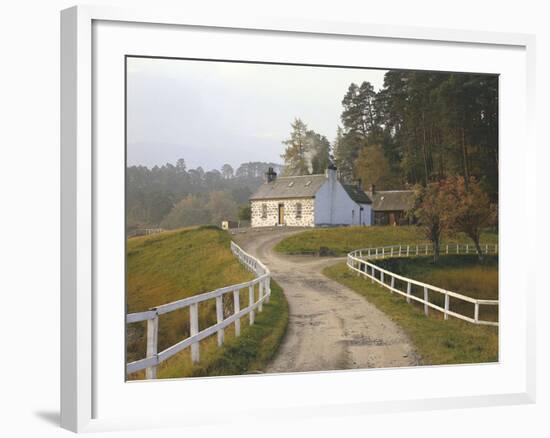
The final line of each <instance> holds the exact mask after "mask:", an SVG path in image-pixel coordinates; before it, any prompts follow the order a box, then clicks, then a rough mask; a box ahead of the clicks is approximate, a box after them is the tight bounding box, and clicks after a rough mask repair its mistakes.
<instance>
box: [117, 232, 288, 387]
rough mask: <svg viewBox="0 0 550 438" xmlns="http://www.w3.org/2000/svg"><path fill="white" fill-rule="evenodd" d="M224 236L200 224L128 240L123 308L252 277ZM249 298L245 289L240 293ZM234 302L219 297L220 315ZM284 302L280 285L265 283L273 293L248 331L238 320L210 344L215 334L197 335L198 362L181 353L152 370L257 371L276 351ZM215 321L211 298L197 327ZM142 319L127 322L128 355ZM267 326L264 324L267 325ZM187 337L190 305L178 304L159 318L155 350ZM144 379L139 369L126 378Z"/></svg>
mask: <svg viewBox="0 0 550 438" xmlns="http://www.w3.org/2000/svg"><path fill="white" fill-rule="evenodd" d="M230 242H231V237H230V235H229V234H228V233H227V232H225V231H222V230H220V229H218V228H215V227H199V228H191V229H182V230H177V231H171V232H165V233H161V234H156V235H153V236H144V237H137V238H133V239H129V240H128V244H127V295H126V299H127V300H126V302H127V311H128V313H133V312H140V311H144V310H147V309H148V308H150V307H154V306H157V305H160V304H165V303H168V302H171V301H174V300H178V299H182V298H186V297H189V296H193V295H198V294H201V293H204V292H208V291H211V290H214V289H217V288H220V287H223V286H228V285H231V284H237V283H242V282H245V281H248V280H250V279H252V278H253V274H251V273H250V272H248V271H247V270H246V269H244V267H243V266H242V265H241V264H240V263H239V262H238V261H237V259H236V258H235V257H234V256H233V254H232V253H231V251H230ZM241 303H248V291H244V290H243V291H241ZM232 307H233V302H232V298H231V297H230V296H229V295H226V296H224V314H225V315H226V316H228V315H229V314H231V313H233V308H232ZM287 319H288V309H287V304H286V301H285V298H284V295H283V294H282V292H281V290H280V288H279V287H278V286H277V285H276V284H274V285H273V286H272V299H271V301H270V303H269V304H267V305H264V311H263V312H262V313H259V314H258V315H257V318H256V324H255V325H254V327H253V330H249V327H248V318H247V317H243V318H242V319H241V326H242V331H241V336H240V337H239V338H235V337H234V333H233V329H232V327H229V328H227V329H226V343H225V345H224V347H223V348H217V344H216V337H215V336H212V337H211V338H209V339H206V340H204V341H201V361H200V363H199V364H195V365H194V366H191V364H190V360H189V358H188V356H189V352H188V351H187V350H188V349H187V350H184V351H182V352H181V353H179V354H177V355H176V356H174V357H173V358H171V359H170V360H168V361H166V362H165V363H163V364H161V366H159V368H158V373H157V374H158V376H159V377H161V378H163V377H184V376H194V375H221V374H241V373H244V372H247V371H249V370H261V369H262V367H264V366H265V364H266V361H267V360H269V358H270V357H271V355H272V354H273V353H274V352H275V350H276V348H277V346H278V344H279V342H280V340H281V338H282V336H283V334H284V331H285V329H286V323H287ZM215 322H216V312H215V300H209V301H207V302H204V303H201V304H200V305H199V327H200V328H205V327H208V326H209V325H212V324H214V323H215ZM145 327H146V324H145V322H143V323H136V324H130V325H128V326H127V345H126V352H127V361H129V362H130V361H133V360H136V359H140V358H143V357H145V349H146V336H145ZM267 327H270V328H271V330H267ZM188 336H189V309H188V308H185V309H180V310H177V311H174V312H171V313H168V314H165V315H162V316H161V317H160V320H159V346H158V349H159V351H162V350H164V349H165V348H167V347H169V346H171V345H173V344H175V343H176V342H178V341H180V340H181V339H184V338H186V337H188ZM129 378H130V379H139V378H143V372H141V373H135V374H134V375H131V376H129Z"/></svg>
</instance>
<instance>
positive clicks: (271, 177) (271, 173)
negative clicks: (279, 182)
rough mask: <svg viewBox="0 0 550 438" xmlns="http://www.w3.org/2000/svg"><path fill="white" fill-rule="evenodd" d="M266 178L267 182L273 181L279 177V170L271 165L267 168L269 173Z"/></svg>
mask: <svg viewBox="0 0 550 438" xmlns="http://www.w3.org/2000/svg"><path fill="white" fill-rule="evenodd" d="M265 179H266V182H267V183H270V182H273V181H275V180H276V179H277V172H275V171H274V170H273V167H270V168H269V169H267V173H266V174H265Z"/></svg>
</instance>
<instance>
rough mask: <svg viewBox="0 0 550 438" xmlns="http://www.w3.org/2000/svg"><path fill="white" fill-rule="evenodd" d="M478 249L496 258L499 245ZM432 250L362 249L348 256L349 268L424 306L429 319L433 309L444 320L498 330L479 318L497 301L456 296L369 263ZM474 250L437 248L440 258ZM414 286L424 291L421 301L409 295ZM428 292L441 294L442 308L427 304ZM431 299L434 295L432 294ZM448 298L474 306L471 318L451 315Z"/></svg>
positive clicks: (464, 246) (420, 247)
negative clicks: (453, 318) (444, 255)
mask: <svg viewBox="0 0 550 438" xmlns="http://www.w3.org/2000/svg"><path fill="white" fill-rule="evenodd" d="M481 249H482V251H483V252H484V253H485V254H497V253H498V245H496V244H483V245H481ZM433 252H434V247H433V245H430V244H422V245H392V246H384V247H378V248H364V249H357V250H355V251H352V252H350V253H349V254H348V256H347V265H348V267H349V268H350V269H351V270H352V271H354V272H357V273H358V274H359V275H362V276H364V277H366V278H370V279H371V281H372V282H373V283H374V282H376V283H378V284H380V285H381V286H384V287H385V288H387V289H389V290H390V292H392V293H393V292H396V293H398V294H400V295H403V296H404V297H406V299H407V302H408V303H410V302H411V300H412V301H416V302H418V303H421V304H424V313H425V314H426V315H428V313H429V309H430V308H431V309H435V310H437V311H439V312H442V313H443V315H444V319H448V317H449V316H453V317H455V318H458V319H462V320H464V321H468V322H471V323H473V324H483V325H493V326H498V322H495V321H484V320H481V319H480V318H479V308H480V306H498V300H482V299H477V298H472V297H469V296H467V295H463V294H459V293H456V292H452V291H449V290H445V289H442V288H440V287H437V286H433V285H430V284H427V283H423V282H421V281H417V280H413V279H412V278H407V277H404V276H402V275H398V274H395V273H393V272H391V271H389V270H387V269H383V268H381V267H379V266H377V265H375V264H374V263H371V262H369V261H368V260H372V259H375V260H376V259H383V258H390V257H403V256H405V257H412V256H424V255H430V254H433ZM476 252H477V251H476V248H475V247H474V246H473V245H469V244H449V245H443V246H442V247H440V253H441V254H442V255H443V254H474V253H476ZM396 280H398V281H400V282H401V283H402V284H403V285H404V286H406V288H405V290H401V289H399V288H398V287H397V285H396ZM413 286H417V287H420V288H422V290H423V298H420V297H417V296H415V295H413V294H412V287H413ZM430 292H433V293H436V294H440V295H442V296H443V297H444V307H441V306H439V305H437V304H435V303H434V302H432V301H430ZM432 296H433V294H432ZM450 298H454V299H457V300H461V301H465V302H468V303H471V304H473V305H474V309H473V315H472V316H467V315H463V314H461V313H458V312H454V311H452V310H450V309H449V305H450Z"/></svg>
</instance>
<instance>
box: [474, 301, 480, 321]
mask: <svg viewBox="0 0 550 438" xmlns="http://www.w3.org/2000/svg"><path fill="white" fill-rule="evenodd" d="M474 320H475V322H476V324H477V323H478V321H479V303H476V304H475V307H474Z"/></svg>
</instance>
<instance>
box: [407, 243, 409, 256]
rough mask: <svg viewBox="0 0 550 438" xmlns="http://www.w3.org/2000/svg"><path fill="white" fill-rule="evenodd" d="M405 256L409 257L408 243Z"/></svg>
mask: <svg viewBox="0 0 550 438" xmlns="http://www.w3.org/2000/svg"><path fill="white" fill-rule="evenodd" d="M407 257H409V245H407Z"/></svg>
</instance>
